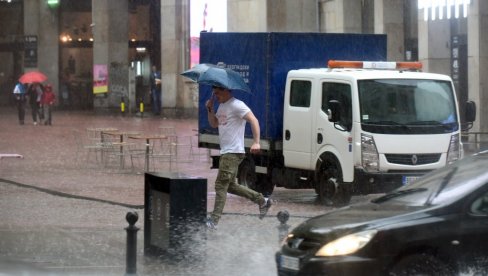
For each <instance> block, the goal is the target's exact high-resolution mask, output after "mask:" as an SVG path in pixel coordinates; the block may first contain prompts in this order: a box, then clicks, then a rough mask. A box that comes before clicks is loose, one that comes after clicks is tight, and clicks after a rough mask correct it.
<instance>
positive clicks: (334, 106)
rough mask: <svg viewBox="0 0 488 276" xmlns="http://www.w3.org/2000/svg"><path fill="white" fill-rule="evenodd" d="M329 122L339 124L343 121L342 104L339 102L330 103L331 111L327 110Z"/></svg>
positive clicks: (331, 101) (332, 101)
mask: <svg viewBox="0 0 488 276" xmlns="http://www.w3.org/2000/svg"><path fill="white" fill-rule="evenodd" d="M327 116H329V122H332V123H337V122H339V120H340V119H341V109H340V102H339V101H338V100H330V101H329V109H328V110H327Z"/></svg>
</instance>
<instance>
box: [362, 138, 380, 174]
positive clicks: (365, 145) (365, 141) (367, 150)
mask: <svg viewBox="0 0 488 276" xmlns="http://www.w3.org/2000/svg"><path fill="white" fill-rule="evenodd" d="M361 162H362V165H363V168H364V170H365V171H367V172H377V171H378V170H379V168H380V157H379V155H378V150H377V149H376V144H375V142H374V139H373V136H371V135H367V134H363V133H361Z"/></svg>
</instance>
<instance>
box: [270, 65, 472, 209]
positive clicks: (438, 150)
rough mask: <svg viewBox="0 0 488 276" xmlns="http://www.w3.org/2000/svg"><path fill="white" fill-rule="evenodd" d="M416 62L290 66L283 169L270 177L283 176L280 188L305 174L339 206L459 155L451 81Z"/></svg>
mask: <svg viewBox="0 0 488 276" xmlns="http://www.w3.org/2000/svg"><path fill="white" fill-rule="evenodd" d="M419 68H421V64H420V63H398V64H397V63H391V62H364V63H363V62H357V63H351V62H337V61H331V62H329V67H328V68H322V69H299V70H291V71H289V72H288V75H287V79H286V88H285V97H284V109H283V168H282V169H283V170H282V171H279V172H274V175H277V174H279V173H282V174H283V177H281V181H282V185H283V186H285V187H287V186H293V185H294V183H296V182H297V181H299V180H302V182H303V181H304V180H305V181H306V182H308V183H310V185H311V186H313V188H315V191H316V192H317V194H318V195H319V198H320V199H321V200H323V201H325V203H330V204H336V205H337V204H343V203H347V202H349V199H350V197H351V195H353V194H368V193H377V192H386V191H389V190H392V189H393V188H397V187H399V186H401V185H408V184H409V183H411V182H412V181H415V179H417V178H418V177H419V176H421V175H423V174H425V173H427V172H429V171H432V170H434V169H437V168H440V167H443V166H445V165H447V164H450V163H452V162H454V161H456V160H458V159H460V158H462V156H463V149H462V143H461V137H460V133H461V128H460V116H459V112H458V110H459V107H458V103H457V99H456V93H455V92H454V86H453V83H452V80H451V78H450V77H448V76H445V75H440V74H431V73H425V72H420V71H418V69H419ZM468 104H470V105H474V104H473V103H471V102H470V103H468ZM466 110H475V109H474V108H466ZM473 112H474V111H473ZM474 116H475V114H474V113H472V114H467V115H466V120H467V121H470V120H471V121H473V120H474ZM290 169H291V170H293V173H290V172H289V170H290ZM287 171H288V172H287Z"/></svg>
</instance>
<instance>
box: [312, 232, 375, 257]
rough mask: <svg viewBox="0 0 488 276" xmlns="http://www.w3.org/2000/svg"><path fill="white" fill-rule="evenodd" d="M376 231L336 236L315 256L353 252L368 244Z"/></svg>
mask: <svg viewBox="0 0 488 276" xmlns="http://www.w3.org/2000/svg"><path fill="white" fill-rule="evenodd" d="M377 232H378V231H377V230H368V231H363V232H359V233H354V234H350V235H347V236H344V237H341V238H338V239H337V240H334V241H331V242H329V243H327V244H326V245H324V246H322V247H321V248H320V249H319V251H317V253H315V256H320V257H330V256H340V255H347V254H351V253H354V252H356V251H358V250H359V249H361V248H363V247H364V246H365V245H366V244H368V242H369V241H370V240H371V239H373V237H374V236H375V235H376V233H377Z"/></svg>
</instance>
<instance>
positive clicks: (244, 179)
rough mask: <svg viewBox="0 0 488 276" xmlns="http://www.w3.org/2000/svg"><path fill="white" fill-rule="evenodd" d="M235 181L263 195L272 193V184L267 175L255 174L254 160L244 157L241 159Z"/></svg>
mask: <svg viewBox="0 0 488 276" xmlns="http://www.w3.org/2000/svg"><path fill="white" fill-rule="evenodd" d="M237 181H238V183H239V184H240V185H243V186H246V187H248V188H250V189H252V190H254V191H256V192H259V193H262V194H263V195H264V196H270V195H271V193H273V189H274V185H273V183H272V181H271V180H270V179H269V177H268V176H267V175H264V174H257V173H256V166H255V165H254V162H253V161H252V160H251V159H249V158H246V159H244V160H242V162H241V164H240V165H239V169H238V171H237Z"/></svg>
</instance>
